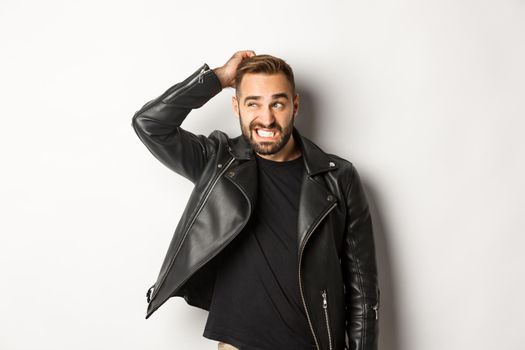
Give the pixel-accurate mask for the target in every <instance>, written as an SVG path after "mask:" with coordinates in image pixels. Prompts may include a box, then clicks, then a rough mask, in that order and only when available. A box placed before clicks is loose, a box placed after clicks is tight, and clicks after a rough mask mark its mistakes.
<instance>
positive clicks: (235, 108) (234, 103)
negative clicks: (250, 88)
mask: <svg viewBox="0 0 525 350" xmlns="http://www.w3.org/2000/svg"><path fill="white" fill-rule="evenodd" d="M232 109H233V113H235V115H236V116H237V118H239V101H237V96H235V95H233V96H232Z"/></svg>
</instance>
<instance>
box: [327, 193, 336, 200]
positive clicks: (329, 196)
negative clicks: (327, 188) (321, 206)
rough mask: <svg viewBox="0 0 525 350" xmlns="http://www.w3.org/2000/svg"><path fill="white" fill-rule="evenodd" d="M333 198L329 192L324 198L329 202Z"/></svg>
mask: <svg viewBox="0 0 525 350" xmlns="http://www.w3.org/2000/svg"><path fill="white" fill-rule="evenodd" d="M334 199H335V198H334V196H332V195H331V194H329V195H328V197H326V200H327V201H329V202H331V201H333V200H334Z"/></svg>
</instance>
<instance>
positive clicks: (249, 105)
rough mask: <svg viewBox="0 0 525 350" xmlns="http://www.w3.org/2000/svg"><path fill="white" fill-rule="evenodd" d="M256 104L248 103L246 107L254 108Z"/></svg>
mask: <svg viewBox="0 0 525 350" xmlns="http://www.w3.org/2000/svg"><path fill="white" fill-rule="evenodd" d="M254 106H256V104H255V103H254V102H248V107H254Z"/></svg>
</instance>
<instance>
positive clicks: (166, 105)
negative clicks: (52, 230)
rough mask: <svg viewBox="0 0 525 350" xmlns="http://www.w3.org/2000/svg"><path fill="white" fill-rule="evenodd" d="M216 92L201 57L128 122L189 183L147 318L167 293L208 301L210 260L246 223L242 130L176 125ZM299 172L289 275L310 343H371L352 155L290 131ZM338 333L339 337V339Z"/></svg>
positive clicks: (370, 280) (251, 180)
mask: <svg viewBox="0 0 525 350" xmlns="http://www.w3.org/2000/svg"><path fill="white" fill-rule="evenodd" d="M220 91H221V84H220V82H219V80H218V78H217V76H216V75H215V73H214V72H213V70H211V69H210V68H209V67H208V65H207V64H203V65H202V66H201V67H200V68H199V69H197V70H196V71H195V72H194V73H192V74H191V75H190V76H189V77H188V78H187V79H185V80H184V81H182V82H180V83H178V84H176V85H174V86H172V87H170V88H169V89H168V90H167V91H166V92H164V93H163V94H162V95H161V96H159V97H158V98H156V99H154V100H151V101H149V102H148V103H146V104H145V105H144V106H143V107H142V108H141V109H140V110H139V111H137V112H136V113H135V115H134V116H133V120H132V125H133V128H134V129H135V131H136V133H137V135H138V136H139V138H140V139H141V141H142V142H143V143H144V144H145V145H146V147H147V148H148V149H149V150H150V151H151V153H152V154H153V155H154V156H155V157H156V158H157V159H158V160H160V161H161V162H162V163H163V164H165V165H166V166H167V167H168V168H170V169H171V170H173V171H175V172H176V173H178V174H180V175H182V176H184V177H186V178H187V179H189V180H190V181H192V182H193V183H194V184H195V187H194V190H193V192H192V193H191V195H190V198H189V200H188V203H187V206H186V208H185V210H184V212H183V214H182V217H181V219H180V221H179V223H178V225H177V228H176V230H175V233H174V235H173V238H172V240H171V243H170V246H169V248H168V251H167V253H166V256H165V258H164V262H163V264H162V267H161V269H160V273H159V275H158V278H157V281H156V282H155V284H154V285H153V286H152V287H150V289H149V290H148V291H147V293H146V294H147V300H148V303H149V304H148V308H147V313H146V319H147V318H148V317H150V316H151V315H152V314H153V313H154V312H155V310H157V309H158V308H159V307H160V306H161V305H162V304H164V302H166V301H167V300H168V299H169V298H170V297H173V296H180V297H183V298H184V299H185V300H186V302H187V303H188V304H189V305H192V306H196V307H200V308H202V309H205V310H209V305H210V301H211V296H212V293H213V283H210V282H212V281H214V278H213V277H214V273H215V271H216V270H215V269H216V259H214V257H216V256H217V254H218V253H219V252H220V251H221V250H222V249H223V248H224V247H226V246H227V245H228V243H229V242H231V241H232V239H233V238H234V237H235V236H236V235H237V234H238V233H239V232H240V231H241V230H242V228H243V227H244V225H245V224H246V223H247V221H248V219H249V217H250V215H251V214H252V208H253V207H254V204H255V201H256V195H257V168H256V166H257V165H256V161H255V158H254V155H253V151H252V149H251V147H250V146H249V144H248V143H247V142H246V141H245V140H244V138H243V137H242V135H240V136H238V137H236V138H229V137H228V136H227V135H226V134H225V133H224V132H221V131H218V130H215V131H214V132H212V133H211V134H210V135H209V136H204V135H196V134H193V133H191V132H189V131H186V130H184V129H182V128H181V127H180V125H181V123H182V122H183V120H184V119H185V118H186V116H187V115H188V113H189V112H190V111H191V110H192V109H196V108H199V107H201V106H202V105H203V104H205V103H206V102H207V101H208V100H209V99H211V98H212V97H213V96H215V95H216V94H217V93H219V92H220ZM293 132H294V137H295V140H296V141H297V142H298V144H299V146H300V147H301V150H302V153H303V158H304V162H305V170H306V173H305V175H304V178H303V182H302V187H301V196H300V205H299V215H298V232H297V234H298V236H297V240H298V247H299V248H298V252H297V253H298V256H299V268H298V271H297V278H298V283H299V287H300V288H299V290H300V294H301V300H302V302H303V305H304V308H305V311H306V315H307V317H308V323H309V325H310V330H311V332H312V334H313V336H314V339H315V342H316V344H317V348H318V349H320V350H329V349H337V350H339V349H341V350H342V349H359V350H365V349H366V350H374V349H377V335H378V307H379V288H378V283H377V268H376V258H375V249H374V239H373V233H372V222H371V218H370V213H369V208H368V204H367V199H366V196H365V193H364V191H363V188H362V185H361V182H360V178H359V174H358V173H357V171H356V169H355V167H354V166H353V164H352V163H351V162H349V161H347V160H345V159H342V158H340V157H338V156H336V155H333V154H326V153H324V152H323V151H322V150H321V149H320V148H319V147H318V146H316V145H315V144H314V143H313V142H312V141H310V140H308V139H307V138H305V137H304V136H301V135H300V134H299V132H298V130H297V129H296V128H294V130H293ZM345 333H346V334H347V336H348V343H347V344H345V343H346V341H345Z"/></svg>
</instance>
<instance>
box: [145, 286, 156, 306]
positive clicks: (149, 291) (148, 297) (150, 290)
mask: <svg viewBox="0 0 525 350" xmlns="http://www.w3.org/2000/svg"><path fill="white" fill-rule="evenodd" d="M154 289H155V285H152V286H151V287H149V289H148V292H147V293H146V300H147V302H148V304H149V302H150V301H151V293H152V292H153V290H154Z"/></svg>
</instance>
